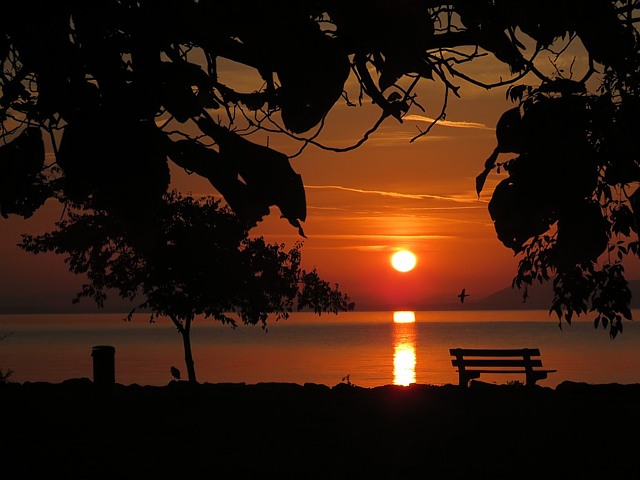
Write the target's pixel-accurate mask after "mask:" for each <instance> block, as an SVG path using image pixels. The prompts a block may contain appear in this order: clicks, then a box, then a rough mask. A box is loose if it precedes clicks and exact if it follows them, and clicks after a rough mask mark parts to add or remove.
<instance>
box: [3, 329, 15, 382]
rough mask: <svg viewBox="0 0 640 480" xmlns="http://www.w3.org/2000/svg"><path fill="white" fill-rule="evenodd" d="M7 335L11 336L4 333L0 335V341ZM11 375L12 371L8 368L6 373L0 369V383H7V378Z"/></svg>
mask: <svg viewBox="0 0 640 480" xmlns="http://www.w3.org/2000/svg"><path fill="white" fill-rule="evenodd" d="M9 335H11V334H10V333H5V334H3V335H0V340H4V339H5V338H7V337H8V336H9ZM11 375H13V370H11V369H10V368H8V369H7V370H6V371H4V370H2V369H1V368H0V383H9V377H10V376H11Z"/></svg>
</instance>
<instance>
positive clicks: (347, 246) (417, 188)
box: [0, 63, 579, 310]
mask: <svg viewBox="0 0 640 480" xmlns="http://www.w3.org/2000/svg"><path fill="white" fill-rule="evenodd" d="M473 68H474V69H475V71H474V72H473V73H474V74H475V75H476V76H477V77H481V78H483V79H485V80H487V81H495V80H497V79H498V78H499V76H500V75H501V74H503V73H504V72H496V71H495V70H493V67H491V68H488V67H486V66H485V67H483V66H482V65H480V64H479V63H478V64H474V65H473ZM225 73H226V74H227V75H230V76H233V75H235V85H236V86H237V85H245V87H246V89H248V90H250V88H251V85H252V80H251V79H249V78H245V75H246V72H238V71H237V70H236V69H234V68H228V69H227V71H226V72H225V70H224V69H221V75H224V74H225ZM578 73H579V72H578ZM578 76H579V75H578ZM459 84H460V85H462V88H461V90H460V94H461V96H462V98H461V99H456V98H454V97H450V98H449V102H448V106H447V107H448V108H447V122H444V123H443V124H441V125H438V126H436V127H435V128H433V130H432V131H431V132H430V133H429V134H428V135H427V136H424V137H422V138H420V139H418V140H417V141H415V142H413V143H411V142H410V139H411V138H412V137H414V136H415V135H416V134H417V133H418V129H419V128H425V127H426V125H427V123H425V122H424V121H422V120H421V119H420V118H416V117H413V118H412V119H409V120H405V121H404V123H403V124H399V123H398V122H397V121H396V120H394V119H388V120H387V121H386V122H385V123H383V125H382V127H381V128H380V129H379V130H378V132H377V133H376V134H374V135H373V136H372V137H371V139H370V140H369V141H368V142H367V143H366V144H364V145H363V146H361V147H360V148H358V149H356V150H353V151H350V152H346V153H333V152H329V151H325V150H322V149H320V148H317V147H313V146H311V147H309V148H307V149H306V150H305V151H304V152H303V154H302V155H300V156H297V157H296V158H294V159H293V160H292V165H293V167H294V169H295V170H296V171H298V172H299V173H300V174H301V175H302V178H303V181H304V183H305V185H306V192H307V204H308V216H307V220H306V222H305V224H304V229H305V233H306V234H307V237H308V238H307V239H306V240H305V241H304V246H303V249H302V253H303V263H304V265H305V266H306V267H308V268H310V267H312V266H315V267H317V269H318V271H319V273H320V274H321V276H322V277H323V278H325V279H326V280H329V281H331V282H336V283H338V284H339V285H340V287H341V288H342V290H343V291H345V292H346V293H348V294H349V295H350V296H351V297H352V299H353V300H354V301H355V302H356V309H358V310H368V309H384V310H403V309H413V310H419V309H429V308H430V306H433V305H435V304H442V303H448V304H451V305H456V304H457V295H458V293H459V292H460V290H461V289H462V288H463V287H464V288H466V289H467V292H468V293H469V294H470V295H471V296H470V297H469V298H468V299H467V302H468V304H469V305H473V303H474V302H475V301H476V300H479V299H481V298H482V297H484V296H487V295H489V294H491V293H493V292H495V291H497V290H500V289H502V288H505V287H509V286H510V285H511V280H512V278H513V276H514V275H515V273H516V266H517V259H516V258H515V257H514V256H513V253H512V252H511V251H510V250H508V249H507V248H505V247H504V246H503V245H502V244H501V243H500V242H499V241H498V239H497V237H496V234H495V231H494V229H493V225H492V222H491V219H490V217H489V214H488V211H487V202H488V200H489V198H490V194H491V192H492V190H493V186H494V185H495V184H496V183H497V180H498V177H497V175H495V174H494V175H492V176H490V177H489V180H488V182H487V184H486V186H485V191H484V192H483V195H482V197H481V198H480V199H478V198H477V196H476V193H475V177H476V176H477V175H478V174H479V173H480V172H481V171H482V168H483V164H484V161H485V159H486V158H487V157H488V156H489V154H490V153H491V152H492V150H493V148H494V147H495V131H494V126H495V123H496V122H497V120H498V118H499V116H500V114H501V113H502V112H504V111H505V110H507V109H508V108H511V107H512V106H513V104H511V103H510V102H509V101H507V100H506V99H505V89H504V88H499V89H495V90H491V91H485V90H482V89H480V88H477V87H472V86H469V85H465V84H463V83H462V82H460V83H459ZM425 85H426V86H427V87H429V85H433V84H429V83H425ZM429 88H431V87H429ZM418 101H419V102H420V104H421V105H422V106H423V107H425V110H426V111H425V112H421V111H419V110H412V111H411V112H410V113H412V114H414V115H422V116H426V117H435V116H437V115H438V113H439V112H440V110H441V108H442V104H441V102H442V99H441V92H439V91H438V90H437V89H436V90H433V91H432V90H429V91H427V90H421V91H419V97H418ZM376 118H377V110H374V109H372V108H371V106H370V105H365V106H364V107H362V108H349V107H347V106H345V105H343V104H341V103H339V104H337V105H336V107H335V108H334V110H333V111H332V112H331V114H330V116H329V118H328V120H327V127H326V128H325V130H324V131H323V133H322V135H321V136H320V140H321V141H322V142H323V143H324V144H326V145H330V146H334V147H345V146H348V145H350V144H352V143H354V142H355V141H356V140H357V139H359V138H360V137H361V136H362V134H363V133H364V132H365V131H366V130H367V129H368V128H369V127H370V126H371V125H372V124H373V123H374V121H375V119H376ZM254 141H256V140H255V139H254ZM269 145H270V146H271V147H272V148H275V149H278V150H281V151H283V152H284V153H287V154H293V153H295V152H296V151H297V148H298V147H296V146H294V145H291V143H290V142H288V141H287V140H286V139H283V138H282V137H278V136H270V137H269ZM172 181H173V183H174V186H176V187H178V188H180V189H182V190H184V191H190V192H191V193H194V194H200V193H205V194H211V193H215V192H213V191H212V189H211V187H210V185H209V183H208V182H206V181H204V180H202V179H198V178H194V176H189V175H187V174H186V173H184V172H182V171H179V170H176V169H174V170H173V174H172ZM60 214H61V208H60V207H59V206H58V205H50V206H48V207H47V208H45V209H43V210H42V211H41V212H38V214H37V215H36V216H35V217H34V218H33V219H31V220H27V221H24V220H21V219H19V218H16V217H11V218H10V219H9V220H2V219H0V307H2V306H7V305H16V304H20V303H21V302H22V303H23V304H24V303H27V304H34V305H35V304H47V302H49V304H53V303H55V304H60V303H62V304H64V305H68V304H70V301H69V298H70V297H71V296H72V295H73V293H74V292H75V291H77V290H78V288H79V286H80V284H81V282H82V280H81V279H78V278H75V277H74V276H72V275H71V274H69V273H68V272H67V271H66V267H65V265H64V263H63V261H62V258H60V257H53V258H45V257H43V256H33V255H29V254H26V253H24V252H22V251H20V250H19V249H18V248H17V247H15V243H16V242H17V241H18V240H19V233H21V232H36V233H40V232H43V231H44V230H46V229H47V228H48V227H50V226H51V225H52V223H51V222H53V221H54V220H55V219H57V218H59V216H60ZM255 233H256V234H261V235H264V236H265V237H266V238H267V239H268V240H269V241H273V242H285V243H287V244H289V245H291V244H292V243H293V242H295V241H296V240H300V239H301V238H300V237H299V236H298V235H297V231H296V230H295V229H294V228H292V227H291V226H290V225H289V224H288V222H287V221H286V220H283V219H280V218H279V212H278V211H277V209H275V208H273V209H272V215H271V216H270V217H268V218H267V219H266V220H265V221H264V222H263V224H261V225H260V226H259V227H258V228H257V229H256V231H255ZM400 248H405V249H409V250H411V251H412V252H414V253H415V254H416V256H417V258H418V263H417V266H416V268H415V269H413V270H412V271H410V272H407V273H400V272H397V271H395V270H394V269H393V268H392V266H391V263H390V256H391V254H392V253H393V252H394V251H396V250H397V249H400ZM51 302H53V303H51Z"/></svg>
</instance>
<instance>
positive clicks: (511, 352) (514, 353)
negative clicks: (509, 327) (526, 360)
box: [449, 348, 540, 357]
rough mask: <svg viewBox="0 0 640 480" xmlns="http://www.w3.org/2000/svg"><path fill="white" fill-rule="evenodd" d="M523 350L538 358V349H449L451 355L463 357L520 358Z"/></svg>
mask: <svg viewBox="0 0 640 480" xmlns="http://www.w3.org/2000/svg"><path fill="white" fill-rule="evenodd" d="M523 350H527V351H528V353H529V355H531V356H532V357H539V356H540V349H539V348H526V349H523V348H507V349H488V348H451V349H449V353H451V355H454V356H455V355H462V356H463V357H522V352H523Z"/></svg>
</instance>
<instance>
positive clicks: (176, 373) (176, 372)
mask: <svg viewBox="0 0 640 480" xmlns="http://www.w3.org/2000/svg"><path fill="white" fill-rule="evenodd" d="M171 376H172V377H173V378H175V379H176V380H180V370H178V369H177V368H176V367H174V366H171Z"/></svg>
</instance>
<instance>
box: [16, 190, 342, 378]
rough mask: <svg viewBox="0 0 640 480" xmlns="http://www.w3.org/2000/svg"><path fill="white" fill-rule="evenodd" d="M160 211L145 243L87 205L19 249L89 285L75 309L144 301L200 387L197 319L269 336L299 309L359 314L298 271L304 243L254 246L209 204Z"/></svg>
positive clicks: (259, 241) (169, 199)
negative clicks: (257, 328)
mask: <svg viewBox="0 0 640 480" xmlns="http://www.w3.org/2000/svg"><path fill="white" fill-rule="evenodd" d="M163 200H164V201H163V202H162V204H161V206H160V207H159V210H158V219H159V221H158V222H157V223H156V232H154V235H152V236H150V237H149V238H150V239H151V241H152V242H153V245H151V244H149V243H148V242H145V243H140V242H139V241H135V242H132V241H131V238H134V239H136V240H139V237H137V236H133V237H132V236H130V235H129V234H128V231H127V226H126V225H125V224H124V223H123V222H121V221H120V220H119V219H118V218H117V217H115V216H114V215H109V214H107V213H106V212H105V211H102V210H99V209H97V210H93V211H91V212H89V211H88V210H87V207H88V206H87V205H85V206H82V208H80V209H78V210H75V209H73V210H71V211H70V212H69V213H68V218H67V219H64V220H62V221H60V222H58V223H57V224H56V226H57V229H56V230H54V231H52V232H48V233H45V234H43V235H39V236H31V235H23V238H22V242H21V243H20V246H21V248H23V249H24V250H26V251H29V252H33V253H36V254H37V253H42V252H55V253H57V254H60V255H65V262H67V263H68V264H69V269H70V271H71V272H73V273H76V274H83V275H86V276H87V279H88V282H87V283H86V284H84V285H83V287H82V291H81V292H79V293H78V295H77V296H76V297H75V299H74V301H75V302H78V301H80V299H81V298H83V297H88V298H91V299H93V300H94V301H95V302H96V303H97V304H98V305H99V306H102V305H103V302H104V301H105V299H106V296H107V292H108V291H110V290H112V289H113V290H115V291H117V292H118V294H119V295H120V296H121V297H122V298H126V299H130V300H133V301H138V302H139V305H138V306H137V307H136V308H134V309H133V310H132V311H131V312H130V313H129V315H128V316H127V319H128V320H131V318H132V316H133V314H134V313H135V312H136V311H137V310H138V309H143V310H148V311H150V312H151V314H150V319H151V321H154V320H155V319H156V318H158V317H164V316H166V317H168V318H170V319H171V321H172V322H173V324H174V325H175V327H176V328H177V330H178V332H180V334H181V336H182V343H183V347H184V359H185V366H186V370H187V377H188V380H189V381H190V382H194V383H195V382H197V378H196V371H195V365H194V360H193V355H192V350H191V337H190V333H191V325H192V323H193V321H194V320H195V319H196V317H198V316H202V317H204V318H205V319H206V318H213V319H214V320H217V321H220V322H222V323H223V324H228V325H231V326H232V327H234V328H235V327H236V325H237V322H238V321H241V322H242V323H244V324H250V325H255V324H258V323H260V324H261V325H262V326H263V327H264V328H266V326H267V320H268V319H269V316H270V315H274V316H275V319H276V320H279V319H285V318H287V317H288V316H289V314H290V313H291V312H292V311H293V310H303V309H309V310H312V311H313V312H315V313H316V314H318V315H321V314H322V313H334V314H337V313H338V312H341V311H348V310H353V308H354V304H353V302H351V301H350V299H349V297H348V296H347V295H345V294H343V293H341V292H340V290H339V289H338V285H335V286H334V287H332V286H331V285H330V284H329V283H327V282H326V281H324V280H322V279H321V278H320V276H319V275H318V272H317V271H316V269H315V268H314V269H312V270H311V271H306V270H304V269H302V268H301V267H300V261H301V255H300V248H301V244H300V243H298V244H296V245H295V246H294V247H293V248H291V249H290V250H285V248H284V245H280V244H269V243H266V242H265V241H264V239H263V238H262V237H255V238H252V237H250V236H249V230H248V229H247V228H246V227H245V226H244V225H243V224H242V222H240V221H239V220H238V218H237V215H235V214H234V213H233V212H231V211H230V209H229V208H228V207H221V206H220V205H219V201H216V200H214V199H213V198H211V197H207V198H202V199H194V198H193V197H191V196H183V195H181V194H180V193H178V192H176V191H172V192H169V193H167V194H166V195H165V196H164V197H163Z"/></svg>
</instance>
